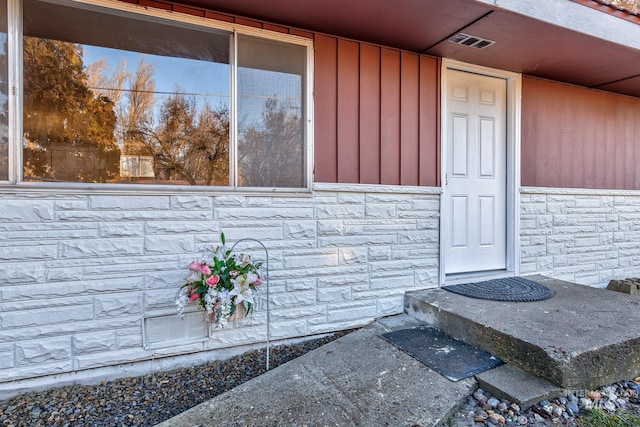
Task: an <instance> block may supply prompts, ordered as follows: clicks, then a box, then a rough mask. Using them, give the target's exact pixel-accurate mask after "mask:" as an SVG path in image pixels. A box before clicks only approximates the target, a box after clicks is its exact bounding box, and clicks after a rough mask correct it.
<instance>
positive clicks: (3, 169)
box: [0, 0, 9, 181]
mask: <svg viewBox="0 0 640 427" xmlns="http://www.w3.org/2000/svg"><path fill="white" fill-rule="evenodd" d="M8 76H9V67H8V64H7V1H6V0H0V181H7V180H8V179H9V96H8V95H9V84H8V81H9V78H8Z"/></svg>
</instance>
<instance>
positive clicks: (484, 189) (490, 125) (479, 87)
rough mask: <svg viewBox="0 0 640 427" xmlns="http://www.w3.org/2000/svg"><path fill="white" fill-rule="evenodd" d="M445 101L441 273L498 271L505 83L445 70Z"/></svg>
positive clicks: (502, 242) (503, 238)
mask: <svg viewBox="0 0 640 427" xmlns="http://www.w3.org/2000/svg"><path fill="white" fill-rule="evenodd" d="M446 101H447V102H446V105H447V107H446V110H447V111H446V113H445V114H446V120H445V126H446V133H445V135H446V140H445V145H446V147H445V149H446V150H447V151H446V157H445V159H446V164H445V165H444V167H445V170H444V172H445V182H444V186H443V187H444V189H443V198H442V203H443V207H442V208H443V209H442V212H443V215H444V216H445V218H446V220H445V221H443V222H442V223H443V226H444V227H446V228H445V229H444V235H443V237H444V239H443V240H444V241H443V245H444V248H443V250H444V251H445V253H444V254H443V255H444V262H445V273H446V274H452V273H469V272H476V271H478V272H479V271H487V270H504V269H505V268H506V257H507V243H506V242H507V197H506V194H507V131H506V125H507V121H506V118H507V110H506V109H507V81H506V80H505V79H502V78H497V77H490V76H486V75H480V74H474V73H469V72H464V71H457V70H448V71H447V88H446Z"/></svg>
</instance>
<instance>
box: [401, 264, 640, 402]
mask: <svg viewBox="0 0 640 427" xmlns="http://www.w3.org/2000/svg"><path fill="white" fill-rule="evenodd" d="M528 278H529V279H531V280H535V281H537V282H539V283H541V284H543V285H546V286H548V287H550V288H552V289H553V290H554V291H555V292H556V295H555V296H554V297H553V298H551V299H548V300H546V301H538V302H526V303H512V302H497V301H487V300H480V299H473V298H469V297H465V296H461V295H457V294H453V293H451V292H447V291H445V290H442V289H431V290H424V291H416V292H409V293H408V294H406V295H405V313H407V314H409V315H411V316H413V317H415V318H417V319H418V320H420V321H423V322H426V323H428V324H431V325H433V326H435V327H436V328H439V329H441V330H442V331H444V332H446V333H447V334H449V335H451V336H453V337H455V338H458V339H460V340H462V341H465V342H467V343H469V344H471V345H474V346H476V347H478V348H480V349H482V350H485V351H487V352H489V353H491V354H493V355H494V356H496V357H499V358H500V359H502V360H504V361H505V362H507V363H509V364H511V365H513V366H515V367H518V368H520V369H522V370H524V371H526V372H529V373H531V374H533V375H535V376H538V377H541V378H544V379H546V380H548V381H550V382H551V383H553V384H556V385H558V386H560V387H564V388H565V389H578V390H581V389H592V388H596V387H598V386H602V385H606V384H611V383H613V382H615V381H619V380H623V379H629V378H634V377H637V376H638V374H640V297H638V296H632V295H625V294H621V293H619V292H613V291H608V290H605V289H597V288H593V287H588V286H582V285H578V284H575V283H571V282H566V281H562V280H556V279H551V278H548V277H544V276H530V277H528Z"/></svg>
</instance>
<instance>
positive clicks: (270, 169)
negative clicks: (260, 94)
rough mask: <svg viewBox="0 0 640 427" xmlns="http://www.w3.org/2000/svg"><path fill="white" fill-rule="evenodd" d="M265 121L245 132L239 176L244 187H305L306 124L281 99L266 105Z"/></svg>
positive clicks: (270, 100)
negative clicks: (303, 124) (304, 134)
mask: <svg viewBox="0 0 640 427" xmlns="http://www.w3.org/2000/svg"><path fill="white" fill-rule="evenodd" d="M261 118H262V120H261V121H260V122H259V124H255V125H253V126H250V127H248V128H246V129H244V130H243V131H242V133H241V135H240V141H239V144H238V168H239V170H238V175H239V180H240V185H241V186H244V187H289V188H297V187H303V186H304V171H303V170H302V165H303V164H304V150H303V134H302V121H301V118H300V115H299V114H296V113H295V112H294V111H292V110H291V109H290V108H288V107H287V106H286V105H285V104H284V103H283V102H281V101H279V100H278V99H277V98H269V99H267V100H266V101H265V104H264V109H263V110H262V117H261Z"/></svg>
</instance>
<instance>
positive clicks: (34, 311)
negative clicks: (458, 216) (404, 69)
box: [0, 184, 440, 395]
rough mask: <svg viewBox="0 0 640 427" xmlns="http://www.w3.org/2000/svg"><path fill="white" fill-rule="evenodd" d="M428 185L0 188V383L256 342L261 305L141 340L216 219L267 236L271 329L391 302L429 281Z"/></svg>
mask: <svg viewBox="0 0 640 427" xmlns="http://www.w3.org/2000/svg"><path fill="white" fill-rule="evenodd" d="M439 199H440V197H439V191H438V189H434V188H423V187H399V186H368V185H352V186H348V185H338V184H335V185H334V184H316V186H315V188H314V192H313V194H311V195H308V196H299V197H291V196H279V195H273V196H271V195H270V196H264V195H260V196H244V195H235V194H227V195H220V196H206V195H165V194H161V193H160V194H154V195H133V194H119V195H118V194H114V195H108V194H104V193H95V194H93V195H91V194H86V193H85V194H78V193H72V192H70V191H67V192H66V193H65V191H64V190H60V191H56V192H34V191H25V192H23V193H21V194H20V193H17V192H16V193H13V194H7V193H5V194H2V195H0V204H1V206H2V208H1V209H0V243H1V244H0V395H1V394H2V393H3V392H5V393H7V392H9V393H10V392H11V390H15V389H16V384H18V385H20V384H21V383H25V381H20V382H19V383H16V382H15V381H14V382H13V383H12V382H11V381H12V380H24V379H28V378H36V379H37V378H42V377H43V376H47V375H51V374H65V375H68V376H69V375H72V374H71V373H74V372H75V374H73V375H76V377H78V373H80V376H81V377H83V378H84V377H87V376H90V372H91V371H89V372H87V371H86V370H87V369H89V370H93V371H95V370H96V369H102V370H103V371H104V372H105V374H107V375H111V376H113V375H118V374H120V375H125V374H126V372H124V371H122V372H119V371H118V369H117V368H115V367H117V366H123V365H124V364H129V363H131V362H136V361H153V360H157V359H162V358H169V359H171V360H174V359H175V357H173V356H176V355H186V354H193V353H201V354H202V352H207V351H210V350H217V349H224V348H229V347H232V346H238V345H250V344H256V343H263V342H264V339H265V323H266V315H265V312H264V310H261V311H257V312H256V313H255V315H254V317H253V318H250V319H248V320H247V321H244V322H243V323H242V324H239V325H238V324H237V325H235V327H230V328H228V329H225V330H214V331H212V332H211V339H209V340H206V341H204V342H202V341H200V342H193V343H186V344H182V345H178V346H169V347H164V348H156V349H149V348H145V347H144V343H143V319H144V318H145V317H148V316H155V315H164V314H174V313H175V307H174V299H175V295H176V291H177V289H178V287H179V285H181V284H182V283H183V280H184V277H185V276H186V273H187V265H188V263H189V262H190V261H191V260H193V259H194V258H196V257H198V256H199V255H200V254H201V252H202V250H203V249H204V247H206V246H207V245H209V244H218V243H219V233H220V231H224V232H225V235H226V236H227V239H228V240H229V242H230V243H233V242H234V241H235V240H239V239H241V238H247V237H252V238H256V239H259V240H261V241H262V242H263V243H264V244H265V245H266V246H267V248H268V249H269V257H270V281H269V283H270V292H271V304H272V305H271V307H272V310H271V337H272V339H273V340H274V341H275V340H284V339H291V338H295V337H302V336H311V335H315V334H322V333H327V332H332V331H336V330H342V329H347V328H352V327H357V326H361V325H364V324H366V323H368V322H371V321H372V320H373V319H375V318H377V317H381V316H386V315H390V314H395V313H400V312H402V309H403V294H404V293H405V292H406V291H408V290H411V289H422V288H429V287H434V286H437V283H438V252H439V247H438V245H439V230H438V226H439V209H440V206H439ZM229 242H227V243H228V244H229ZM238 250H240V251H242V247H241V246H240V247H239V248H238ZM256 254H257V255H260V252H256ZM218 356H219V355H218ZM218 356H216V355H215V354H210V355H209V356H208V357H211V358H216V357H218ZM172 357H173V359H172ZM165 360H168V359H165ZM174 362H175V363H174ZM174 362H171V363H169V364H168V365H167V364H165V366H164V368H167V367H171V366H172V363H173V365H176V364H177V363H178V361H177V359H176V360H174ZM105 367H113V368H112V370H111V371H109V370H108V369H107V370H106V371H105ZM63 377H64V375H63ZM61 378H62V377H59V378H57V379H55V377H54V379H53V380H52V381H54V382H55V381H58V382H59V381H60V379H61ZM25 387H27V384H26V383H25Z"/></svg>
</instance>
